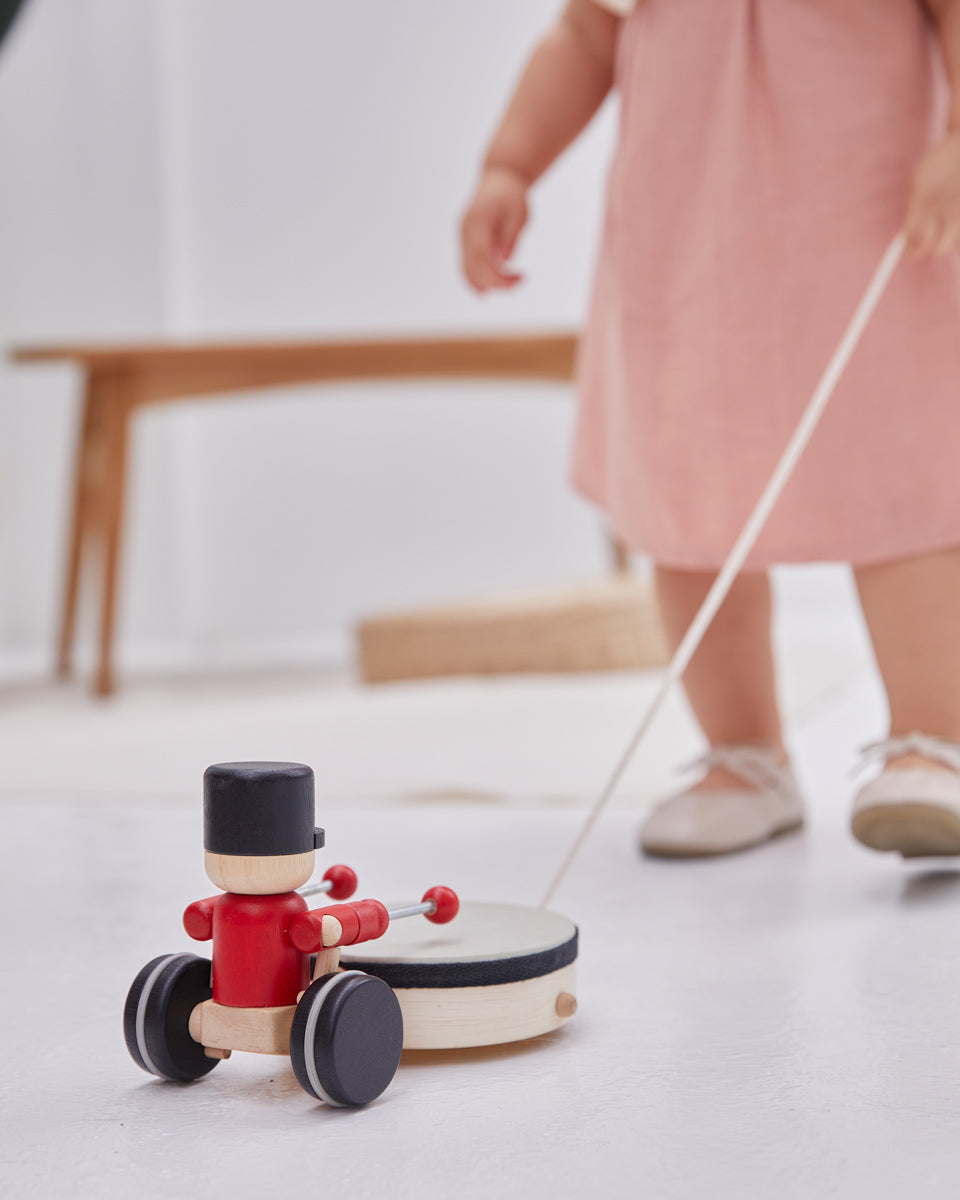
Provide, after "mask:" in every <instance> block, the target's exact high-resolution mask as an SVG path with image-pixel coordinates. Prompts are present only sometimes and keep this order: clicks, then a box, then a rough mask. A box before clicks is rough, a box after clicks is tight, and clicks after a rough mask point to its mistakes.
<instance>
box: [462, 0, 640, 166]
mask: <svg viewBox="0 0 960 1200" xmlns="http://www.w3.org/2000/svg"><path fill="white" fill-rule="evenodd" d="M619 25H620V18H619V17H616V16H614V14H613V13H611V12H609V11H608V10H607V9H605V8H601V7H600V5H599V4H597V3H596V2H595V0H569V2H568V3H567V5H566V7H565V8H564V10H563V12H562V13H561V14H560V18H559V20H558V21H557V23H556V25H554V27H553V28H552V29H551V30H550V31H549V32H548V33H547V34H546V36H545V37H544V38H543V39H542V41H541V42H540V44H539V45H538V46H537V48H536V49H535V50H534V52H533V54H532V55H531V57H530V61H529V62H528V63H527V67H526V70H525V71H524V72H523V75H522V76H521V78H520V82H519V84H518V85H517V89H516V91H515V92H514V94H513V98H512V99H511V101H510V104H509V106H508V108H507V111H506V113H505V115H504V117H503V120H502V121H501V123H500V126H499V128H498V129H497V131H496V133H495V135H494V138H493V141H492V142H491V144H490V149H489V150H488V151H487V156H486V159H485V164H484V165H485V166H493V167H501V168H507V169H509V170H512V171H514V172H515V173H516V174H517V175H519V176H520V177H521V179H523V180H524V181H525V182H526V183H527V184H528V185H529V184H531V183H533V182H534V181H535V180H536V179H538V178H539V177H540V176H541V175H542V174H543V172H544V171H545V170H546V169H547V167H549V166H550V164H551V163H552V162H553V160H554V159H555V158H556V157H557V156H558V155H559V154H560V153H561V152H562V151H563V150H565V149H566V148H567V146H569V145H570V143H571V142H572V141H573V140H574V138H575V137H576V136H577V134H578V133H580V132H581V131H582V129H583V128H584V126H585V125H586V124H587V122H588V121H589V120H590V118H591V117H592V116H593V114H594V113H595V112H596V111H597V109H598V108H599V107H600V105H601V104H602V103H603V100H604V97H605V96H606V95H607V93H608V92H609V91H610V88H611V86H612V84H613V59H614V52H615V50H616V41H617V32H618V29H619Z"/></svg>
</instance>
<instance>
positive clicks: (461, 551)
mask: <svg viewBox="0 0 960 1200" xmlns="http://www.w3.org/2000/svg"><path fill="white" fill-rule="evenodd" d="M554 8H555V5H554V3H553V0H549V2H543V0H527V3H525V4H523V5H516V4H514V3H511V2H510V0H485V3H484V4H482V5H476V4H471V5H459V4H458V5H451V4H449V3H445V2H444V0H408V2H407V3H405V4H403V5H395V4H387V3H386V2H380V3H371V4H366V5H349V4H343V3H342V2H337V3H333V2H326V0H324V2H321V3H317V2H316V0H285V3H284V4H283V5H273V4H267V3H265V2H264V0H199V2H198V0H191V2H184V0H155V2H152V3H151V2H142V3H135V4H130V3H129V0H80V2H78V0H32V3H31V5H30V6H29V7H28V9H27V11H26V13H25V16H24V18H23V20H22V22H21V23H20V26H19V27H18V28H17V29H16V30H15V33H14V35H13V36H12V37H11V40H10V43H9V44H8V45H7V46H5V48H4V52H3V56H2V61H0V159H2V161H3V162H4V177H5V178H9V179H10V180H11V181H12V186H10V187H7V186H6V185H5V186H4V187H3V189H2V190H0V254H2V259H0V262H2V270H0V322H2V327H0V328H2V337H3V341H4V343H5V344H10V343H13V342H17V341H24V340H28V341H36V340H46V339H52V338H57V337H81V336H82V337H91V338H113V337H121V336H135V335H137V334H149V335H157V334H175V335H182V336H203V335H207V334H210V335H217V336H224V335H225V336H230V337H235V336H243V335H245V334H250V335H254V336H256V335H262V336H274V335H275V336H287V335H298V334H302V335H304V336H312V335H316V336H327V335H335V334H338V333H346V332H349V333H359V334H363V333H375V332H377V331H391V332H393V331H401V332H404V331H410V332H418V331H431V330H453V329H458V330H459V329H481V328H498V329H515V328H544V327H547V328H552V327H557V326H560V327H568V326H575V325H576V324H578V323H579V321H580V318H581V315H582V312H583V309H584V304H585V298H586V293H587V289H588V284H589V274H590V260H591V254H592V247H593V243H594V239H595V235H596V230H597V226H598V222H599V214H600V194H601V190H602V181H603V174H604V170H605V163H606V159H607V156H608V152H609V144H610V137H611V133H612V126H613V119H614V115H615V114H614V113H613V111H612V109H611V110H610V111H607V112H605V113H604V114H603V115H602V117H601V119H600V120H599V121H598V123H597V125H596V127H595V128H594V129H593V130H591V132H590V134H589V136H588V137H587V138H585V139H584V141H583V143H582V144H581V145H579V146H578V147H577V148H576V149H575V151H574V152H573V153H572V154H571V155H570V156H569V158H568V159H567V160H566V161H565V162H564V163H563V164H562V165H561V166H560V167H559V168H558V169H557V170H556V172H555V173H554V174H553V175H552V177H551V178H550V179H549V181H547V182H545V183H544V185H543V186H542V187H540V188H539V189H538V190H537V194H536V197H535V208H536V215H535V222H534V226H533V228H532V231H531V233H530V236H529V237H528V238H527V239H526V240H525V242H524V245H523V248H522V254H521V262H522V264H523V266H524V267H525V269H527V270H528V272H529V283H528V284H527V285H526V286H525V287H524V288H523V289H521V290H520V291H519V292H518V293H517V294H516V295H514V296H510V297H492V298H487V299H485V300H483V301H480V300H478V299H477V298H476V297H474V296H473V295H472V294H471V293H470V292H469V291H468V290H467V289H466V288H465V287H464V285H463V284H462V283H461V282H460V279H459V276H458V271H457V258H456V247H455V229H456V222H457V219H458V214H459V210H460V208H461V206H462V204H463V202H464V199H465V197H466V196H467V194H468V192H469V188H470V184H471V181H472V178H473V175H474V172H475V168H476V162H477V157H478V154H479V151H480V148H481V146H482V144H483V141H484V139H485V137H486V136H487V134H488V131H489V129H490V127H491V124H492V122H493V120H494V118H495V115H496V113H497V111H498V110H499V108H500V106H501V104H502V102H503V99H504V96H505V94H506V91H507V89H508V87H509V85H510V82H511V80H512V79H513V78H514V76H515V74H516V72H517V70H518V68H519V66H520V64H521V62H522V59H523V56H524V54H525V52H526V50H527V48H528V47H529V45H530V44H531V42H532V40H533V39H534V38H535V37H536V35H537V32H538V31H539V30H540V29H541V28H542V27H543V25H544V23H545V22H546V21H547V20H548V19H549V18H550V16H551V14H552V12H553V11H554ZM0 388H2V392H0V395H2V399H0V423H2V424H0V436H2V445H3V458H2V473H3V478H4V480H5V487H4V499H3V502H2V503H3V507H2V510H0V569H2V573H3V589H2V590H3V600H2V608H0V639H2V643H3V646H4V649H5V650H6V651H7V652H8V655H9V654H10V653H12V652H14V651H18V650H19V651H20V652H22V653H25V654H29V653H31V652H34V651H35V650H36V649H37V648H38V647H48V646H49V641H50V636H51V630H52V628H53V625H54V624H55V609H56V601H57V597H58V591H59V583H60V581H59V572H60V555H61V546H62V539H63V530H64V521H65V506H66V500H67V482H68V477H69V470H70V463H69V453H70V441H71V437H72V431H73V427H74V422H75V420H76V381H75V380H74V379H73V378H72V377H70V375H69V372H66V371H63V370H59V369H57V370H54V369H42V370H41V369H33V370H30V371H27V370H24V369H19V370H17V371H12V370H10V369H9V368H4V369H3V371H2V376H0ZM571 411H572V406H571V400H570V397H569V395H567V394H565V391H564V389H557V388H523V387H516V388H514V387H508V388H504V387H502V386H501V387H497V388H494V387H475V386H470V387H454V386H451V385H434V386H430V387H419V386H410V385H407V386H404V387H400V388H376V389H373V388H359V387H339V388H335V389H334V388H331V389H328V390H326V391H323V392H320V391H318V390H317V389H310V388H307V389H302V390H301V391H298V392H292V393H291V392H283V393H276V394H272V395H262V396H259V395H258V396H255V397H247V398H243V399H237V400H231V401H229V402H217V403H212V404H211V403H207V404H202V405H191V406H189V408H188V407H187V406H182V407H180V406H177V407H174V408H170V409H167V410H157V411H156V412H155V413H151V414H149V415H148V416H147V417H146V418H145V419H143V420H142V422H141V427H140V428H139V429H138V431H137V435H136V438H135V446H134V483H133V489H132V497H131V520H130V524H129V526H128V542H127V545H128V551H129V552H128V556H127V562H126V573H125V580H124V594H123V601H122V609H121V618H122V630H123V649H124V653H125V655H126V656H127V658H128V660H131V659H132V660H136V659H138V658H141V659H148V658H150V656H151V655H154V656H156V655H157V654H160V655H162V656H170V655H174V656H176V655H181V656H182V655H183V654H186V655H187V657H194V658H210V657H217V656H227V657H230V656H236V655H238V654H239V655H244V654H246V655H251V654H256V653H258V652H280V651H281V650H282V649H283V648H284V647H286V648H287V649H288V650H297V649H301V648H305V647H307V646H308V645H309V646H310V647H312V648H313V649H314V650H320V649H322V648H324V647H327V648H329V647H330V646H331V645H335V644H338V639H339V644H340V645H342V644H343V638H344V636H345V632H346V630H347V628H348V626H349V622H350V620H351V619H352V618H353V617H354V616H355V615H356V614H357V613H359V612H363V611H370V610H376V609H378V608H381V607H383V606H392V605H394V604H402V603H407V602H414V601H417V600H419V599H422V598H436V597H439V596H442V595H450V594H457V593H458V592H461V591H464V590H467V591H469V590H471V589H475V588H486V587H494V588H496V587H502V586H513V585H521V584H529V583H537V582H540V581H546V580H550V579H567V578H572V577H579V576H583V575H591V574H593V573H595V572H596V571H597V570H599V569H601V567H602V564H603V560H604V545H603V540H602V537H601V535H600V526H599V524H598V522H597V520H596V519H595V517H594V516H593V514H592V513H590V512H589V511H588V510H587V509H586V507H585V506H584V505H582V504H581V503H580V502H579V501H578V500H576V499H575V498H573V497H572V496H571V495H570V493H569V490H568V488H567V486H566V479H565V475H566V459H567V450H568V439H569V430H570V420H571ZM258 648H259V649H258Z"/></svg>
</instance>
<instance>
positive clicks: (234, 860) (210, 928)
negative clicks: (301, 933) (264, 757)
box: [183, 763, 356, 1008]
mask: <svg viewBox="0 0 960 1200" xmlns="http://www.w3.org/2000/svg"><path fill="white" fill-rule="evenodd" d="M313 822H314V794H313V771H312V770H311V769H310V768H309V767H307V766H304V765H303V764H302V763H217V764H215V765H214V766H212V767H208V768H207V770H206V771H205V772H204V775H203V849H204V856H203V858H204V869H205V871H206V873H207V876H208V877H209V879H210V881H211V882H212V883H213V884H215V885H216V886H217V887H218V888H222V889H223V891H224V892H225V895H222V896H211V897H210V898H209V899H206V900H197V901H196V902H195V903H193V904H191V905H190V906H189V908H188V909H187V910H186V912H185V913H184V914H183V927H184V929H186V931H187V933H188V934H189V935H190V936H191V937H192V938H194V939H195V940H196V941H198V942H204V941H209V940H210V939H211V938H212V939H213V999H214V1000H215V1001H216V1003H217V1004H224V1005H229V1006H230V1007H234V1008H266V1007H272V1006H275V1005H282V1004H296V1002H297V998H298V997H299V995H300V993H301V992H303V991H305V990H306V988H307V986H308V984H309V982H310V962H309V958H308V956H307V955H306V954H304V953H303V951H301V950H298V949H297V948H296V946H294V944H293V943H292V942H291V940H290V925H291V922H292V921H293V919H294V918H295V917H296V916H298V915H299V914H300V913H304V912H306V911H307V907H308V906H307V902H306V900H304V898H303V897H302V896H299V895H298V894H297V892H296V888H298V887H301V886H302V885H303V884H305V883H306V882H307V880H308V879H309V878H310V877H311V875H312V874H313V867H314V851H315V850H319V849H321V847H322V846H323V841H324V837H323V830H322V829H318V828H315V827H314V824H313ZM328 874H332V875H334V878H333V880H331V882H332V884H333V887H332V888H331V889H330V890H331V891H332V893H333V895H334V898H335V899H337V900H345V899H347V897H349V896H351V895H352V894H353V892H354V889H355V888H356V876H355V875H354V873H353V872H352V871H351V870H350V869H349V867H335V868H333V869H332V871H331V872H328Z"/></svg>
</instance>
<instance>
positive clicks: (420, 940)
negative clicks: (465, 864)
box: [342, 903, 577, 1050]
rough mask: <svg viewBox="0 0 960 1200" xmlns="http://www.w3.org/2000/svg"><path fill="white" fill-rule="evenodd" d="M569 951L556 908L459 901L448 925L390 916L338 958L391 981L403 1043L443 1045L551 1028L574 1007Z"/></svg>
mask: <svg viewBox="0 0 960 1200" xmlns="http://www.w3.org/2000/svg"><path fill="white" fill-rule="evenodd" d="M576 956H577V929H576V926H575V925H574V924H573V923H572V922H571V921H569V920H568V919H567V918H566V917H563V916H560V915H559V914H558V913H552V912H546V911H544V910H543V909H538V908H525V907H523V906H520V905H510V904H480V903H468V904H462V905H461V907H460V913H459V915H458V916H457V918H456V920H455V921H453V922H452V923H451V924H450V925H449V926H442V927H438V926H426V927H425V926H423V925H419V924H418V925H414V924H413V923H412V922H396V923H395V924H393V925H391V927H390V929H389V930H388V931H387V933H386V934H385V935H384V936H383V937H382V938H379V939H378V940H377V941H375V942H369V943H364V944H362V945H358V946H351V947H349V948H347V949H345V950H344V955H343V960H342V962H343V965H344V966H345V967H348V968H354V969H356V970H361V971H367V972H369V973H370V974H371V975H377V976H379V977H380V978H381V979H383V980H384V981H385V982H387V983H389V984H390V986H391V987H392V988H393V991H394V994H395V995H396V997H397V999H398V1000H399V1001H400V1009H401V1011H402V1013H403V1048H404V1049H405V1050H450V1049H455V1048H465V1047H469V1046H495V1045H500V1044H503V1043H505V1042H515V1041H522V1040H524V1039H526V1038H531V1037H537V1036H539V1035H540V1034H543V1033H550V1032H551V1031H552V1030H554V1029H558V1028H559V1027H560V1026H561V1025H563V1024H564V1023H565V1022H566V1021H567V1020H569V1018H570V1017H571V1016H572V1015H573V1013H574V1012H575V1011H576Z"/></svg>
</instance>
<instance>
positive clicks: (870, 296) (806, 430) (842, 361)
mask: <svg viewBox="0 0 960 1200" xmlns="http://www.w3.org/2000/svg"><path fill="white" fill-rule="evenodd" d="M904 245H905V237H904V235H903V234H902V233H899V234H897V236H896V237H895V238H894V239H893V241H892V242H891V243H890V245H889V247H888V248H887V250H886V251H885V253H884V255H883V258H882V259H881V260H880V265H879V266H878V267H877V270H876V272H875V274H874V276H873V278H872V279H871V280H870V283H869V284H868V286H867V290H866V291H865V292H864V294H863V298H862V300H861V301H860V303H859V305H858V306H857V310H856V312H855V313H854V314H853V318H852V319H851V321H850V324H849V326H848V328H847V331H846V333H845V334H844V335H843V338H842V340H841V342H840V345H839V346H838V347H837V349H836V351H835V352H834V355H833V357H832V358H831V360H830V362H829V363H828V365H827V369H826V370H825V371H824V373H823V376H822V378H821V379H820V382H819V383H818V384H817V387H816V390H815V391H814V393H813V396H812V397H811V399H810V401H809V403H808V404H807V407H806V409H805V410H804V412H803V415H802V416H801V418H800V421H799V423H798V424H797V428H796V429H795V430H794V433H793V436H792V437H791V438H790V441H789V442H788V443H787V448H786V450H784V452H783V457H782V458H781V459H780V461H779V462H778V463H777V466H776V469H775V470H774V472H773V474H772V475H771V476H770V480H769V482H768V483H767V486H766V487H765V488H764V489H763V492H762V493H761V495H760V499H759V500H758V501H757V503H756V506H755V508H754V510H753V512H752V513H751V514H750V517H749V519H748V520H747V523H746V525H745V526H744V527H743V531H742V533H741V534H740V536H739V537H738V538H737V540H736V542H735V543H734V546H733V549H732V550H731V551H730V555H729V557H728V558H727V561H726V562H725V563H724V564H723V566H722V568H721V569H720V572H719V574H718V575H717V577H716V579H715V580H714V582H713V586H712V587H711V588H710V591H709V592H708V593H707V596H706V599H705V600H704V602H703V604H702V605H701V606H700V609H699V611H698V612H697V614H696V616H695V617H694V618H693V620H692V621H691V622H690V627H689V629H688V630H687V632H686V633H685V634H684V636H683V640H682V641H681V642H680V645H679V646H678V647H677V649H676V651H675V653H674V655H673V658H672V659H671V661H670V664H669V666H668V667H667V670H666V672H665V673H664V676H663V679H662V680H661V683H660V687H659V688H658V689H657V691H656V694H655V695H654V697H653V700H652V701H651V703H650V706H649V707H648V708H647V710H646V712H645V713H644V715H643V718H642V720H641V721H640V724H639V725H638V726H637V729H636V732H635V733H634V734H633V736H632V737H631V739H630V741H629V743H628V744H627V748H626V749H625V750H624V752H623V754H622V755H621V757H620V759H619V760H618V762H617V764H616V766H615V767H614V769H613V772H612V773H611V775H610V778H609V779H608V780H607V782H606V784H605V785H604V787H603V789H602V790H601V792H600V794H599V795H598V796H597V798H596V800H595V801H594V803H593V805H592V807H591V808H590V811H589V812H588V814H587V818H586V820H585V821H584V823H583V826H582V827H581V829H580V831H579V833H578V834H577V836H576V838H575V839H574V842H573V845H572V846H571V847H570V850H569V851H568V853H567V856H566V858H564V860H563V862H562V863H561V865H560V869H559V870H558V871H557V873H556V875H554V877H553V880H552V881H551V883H550V886H549V887H548V888H547V891H546V894H545V895H544V897H543V899H542V900H541V902H540V907H541V908H546V906H547V905H548V904H549V903H550V901H551V900H552V899H553V896H554V893H555V892H556V890H557V888H558V887H559V886H560V884H561V883H562V882H563V879H564V876H565V875H566V874H567V872H568V871H569V870H570V867H571V866H572V865H573V861H574V859H575V858H576V857H577V855H578V854H579V852H580V849H581V847H582V846H583V844H584V842H585V841H586V840H587V838H588V837H589V835H590V832H591V830H592V829H593V827H594V825H595V824H596V822H597V818H598V817H599V816H600V814H601V812H603V810H604V808H605V807H606V805H607V802H608V801H609V800H610V797H611V796H612V795H613V793H614V791H615V790H616V788H617V785H618V784H619V782H620V779H621V778H622V776H623V773H624V771H625V770H626V769H627V767H628V765H629V763H630V760H631V759H632V758H633V755H634V753H635V752H636V749H637V747H638V746H639V744H640V742H641V741H642V740H643V738H644V736H645V735H646V733H647V730H648V729H649V728H650V726H651V725H652V724H653V721H654V718H655V717H656V715H657V713H658V712H659V711H660V708H661V706H662V704H663V702H664V700H665V699H666V697H667V694H668V692H669V691H670V689H671V688H672V687H673V685H674V684H675V683H676V682H677V680H678V679H679V678H680V677H681V676H682V675H683V673H684V671H685V670H686V669H687V666H688V665H689V663H690V659H691V658H692V657H693V655H694V654H695V652H696V650H697V647H698V646H699V645H700V642H701V641H702V640H703V636H704V634H705V633H706V632H707V629H708V628H709V627H710V622H711V621H712V620H713V618H714V617H715V616H716V614H717V611H718V609H719V608H720V606H721V604H723V601H724V600H725V598H726V595H727V592H728V591H729V590H730V587H731V585H732V583H733V581H734V579H735V578H736V576H737V573H738V572H739V570H740V568H741V567H742V566H743V564H744V561H745V560H746V557H747V555H748V554H749V553H750V551H751V550H752V549H753V546H754V543H755V542H756V540H757V538H758V537H759V536H760V533H761V532H762V530H763V527H764V525H765V524H766V522H767V518H768V517H769V516H770V511H771V509H772V508H773V506H774V505H775V504H776V502H777V500H778V499H779V498H780V494H781V492H782V491H783V489H784V487H785V486H786V484H787V481H788V480H789V478H790V476H791V474H792V473H793V469H794V467H795V466H796V465H797V461H798V459H799V458H800V455H801V454H802V453H803V451H804V450H805V448H806V445H807V442H809V440H810V437H811V435H812V434H813V431H814V429H815V428H816V426H817V422H818V421H819V420H820V418H821V416H822V415H823V410H824V409H825V408H826V407H827V402H828V401H829V400H830V397H831V396H832V395H833V391H834V388H835V387H836V386H837V381H838V380H839V379H840V376H841V375H842V374H843V372H844V370H845V368H846V366H847V364H848V363H849V361H850V359H851V357H852V355H853V352H854V350H856V348H857V344H858V342H859V341H860V337H861V335H862V333H863V331H864V329H865V328H866V326H867V323H868V322H869V320H870V318H871V316H872V315H873V311H874V309H875V308H876V306H877V303H878V302H879V300H880V297H881V296H882V295H883V293H884V290H885V288H886V286H887V284H888V282H889V281H890V277H891V275H892V274H893V272H894V270H895V269H896V266H897V263H898V262H899V261H900V258H901V256H902V254H903V249H904Z"/></svg>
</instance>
